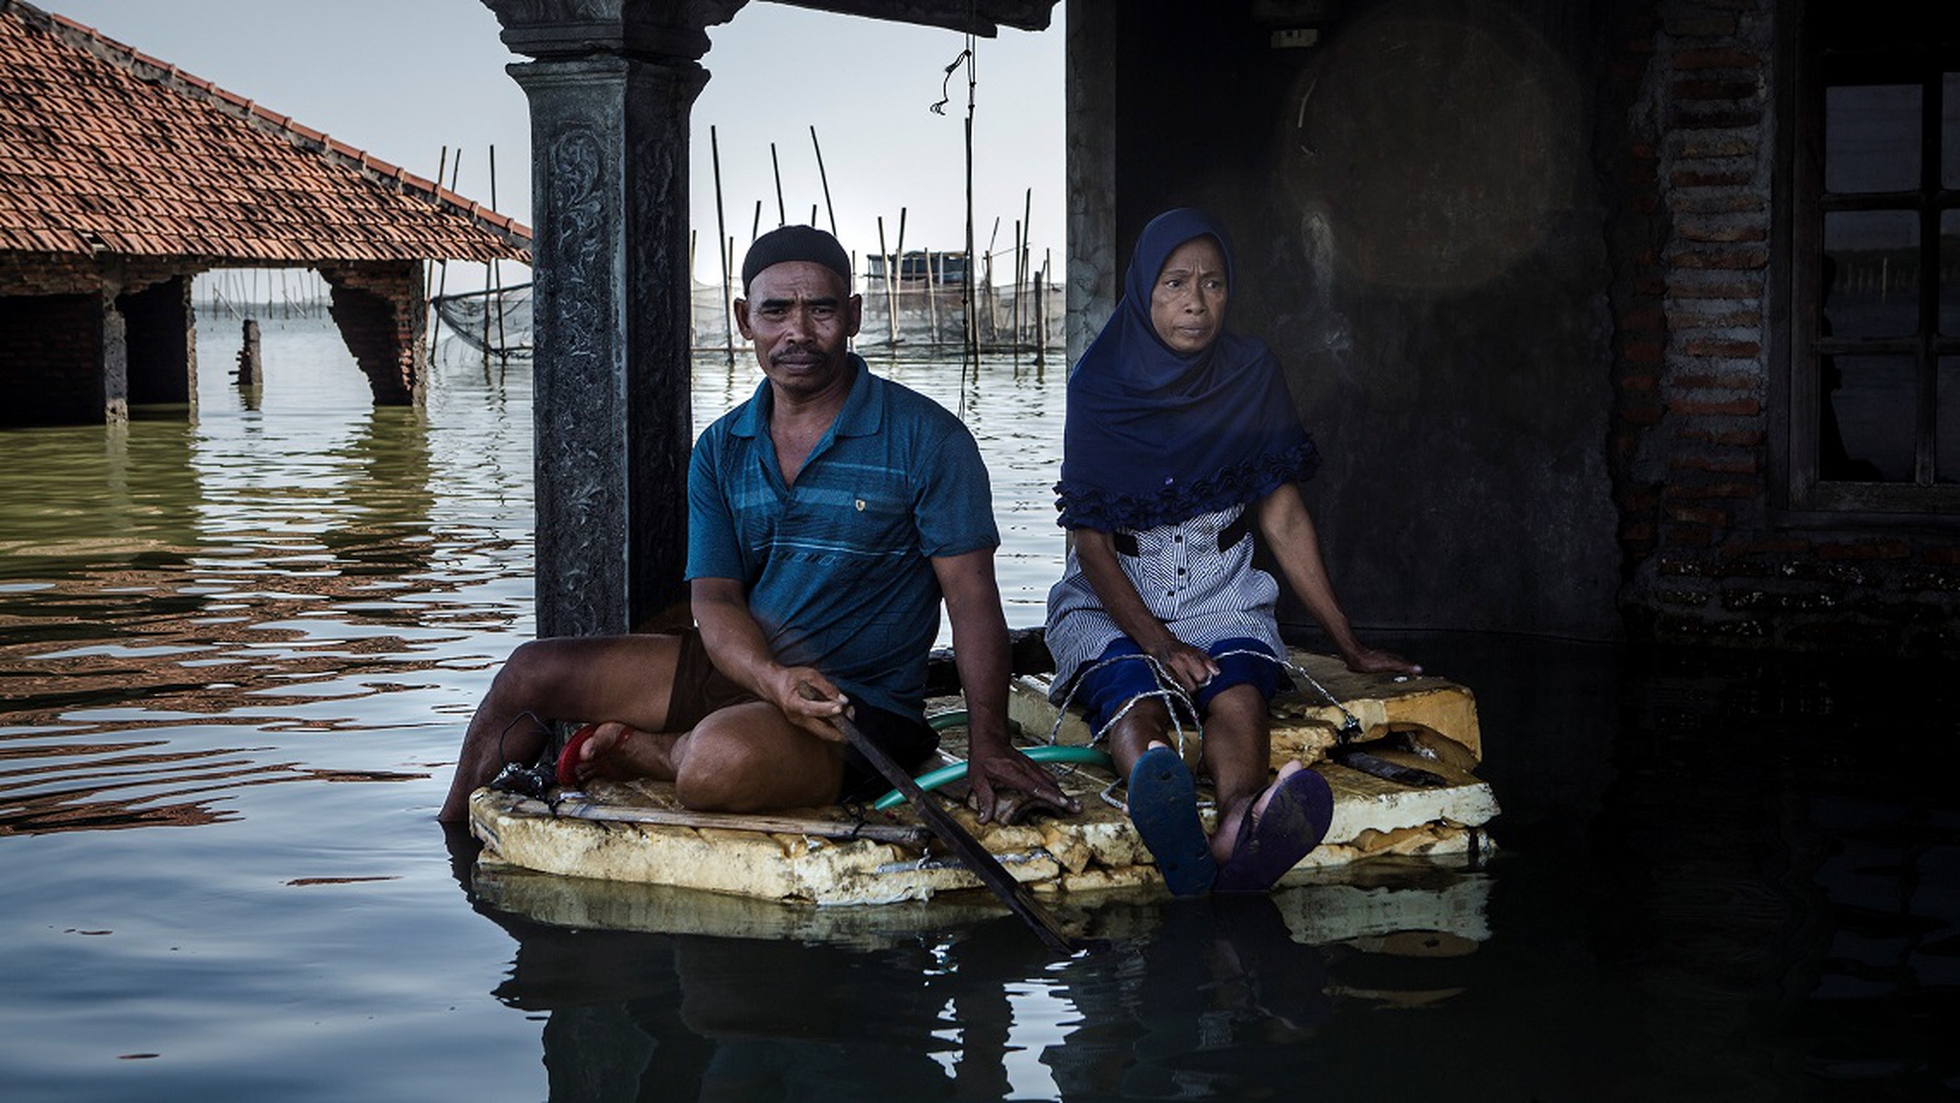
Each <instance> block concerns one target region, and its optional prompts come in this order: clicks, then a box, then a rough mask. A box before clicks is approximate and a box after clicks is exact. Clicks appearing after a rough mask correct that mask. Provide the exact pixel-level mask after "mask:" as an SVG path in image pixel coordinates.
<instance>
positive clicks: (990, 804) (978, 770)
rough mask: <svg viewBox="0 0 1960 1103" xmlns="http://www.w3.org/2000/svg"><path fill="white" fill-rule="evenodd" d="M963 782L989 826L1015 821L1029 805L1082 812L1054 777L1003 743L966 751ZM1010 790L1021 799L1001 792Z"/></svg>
mask: <svg viewBox="0 0 1960 1103" xmlns="http://www.w3.org/2000/svg"><path fill="white" fill-rule="evenodd" d="M966 780H967V783H968V784H969V785H971V786H972V787H973V798H974V800H975V801H976V802H977V803H978V804H979V806H980V811H979V818H980V822H981V823H992V822H993V821H994V820H995V819H1000V820H1001V822H1003V823H1008V822H1012V821H1013V820H1014V819H1016V818H1018V813H1019V811H1020V810H1021V809H1023V808H1025V807H1027V805H1028V804H1030V803H1039V804H1045V805H1047V806H1048V807H1049V808H1050V809H1052V810H1054V811H1056V812H1062V813H1068V814H1071V815H1072V814H1074V813H1076V812H1080V811H1082V805H1081V803H1080V802H1078V801H1077V800H1075V798H1073V797H1071V796H1069V795H1068V794H1067V793H1064V792H1062V787H1061V786H1060V785H1057V784H1055V778H1054V775H1052V774H1050V773H1049V772H1048V771H1047V770H1044V769H1042V768H1041V766H1040V764H1039V763H1036V762H1035V761H1034V760H1032V759H1030V758H1029V757H1028V756H1027V755H1024V754H1022V753H1021V752H1020V751H1017V750H1015V749H1014V748H1013V747H1010V746H1006V745H1005V744H1002V745H999V746H993V745H989V744H984V743H976V744H975V745H973V746H971V747H970V748H969V749H968V756H967V763H966ZM1010 789H1011V790H1014V791H1016V792H1019V793H1020V794H1021V795H1022V796H1023V798H1024V799H1023V800H1019V801H1017V800H1014V799H1012V798H1011V797H1008V796H1006V795H1005V794H1004V793H1003V792H1002V790H1010Z"/></svg>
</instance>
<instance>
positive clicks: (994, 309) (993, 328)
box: [980, 215, 1000, 344]
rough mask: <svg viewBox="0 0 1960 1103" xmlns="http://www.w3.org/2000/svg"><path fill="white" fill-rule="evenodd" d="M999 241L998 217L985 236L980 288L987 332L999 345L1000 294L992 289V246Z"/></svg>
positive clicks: (995, 217) (997, 216) (996, 216)
mask: <svg viewBox="0 0 1960 1103" xmlns="http://www.w3.org/2000/svg"><path fill="white" fill-rule="evenodd" d="M999 241H1000V216H999V215H995V216H994V232H993V233H991V234H989V235H988V236H987V268H986V271H984V272H982V273H980V276H981V280H980V286H981V287H983V288H985V289H986V294H987V332H988V333H989V334H990V335H991V340H992V341H993V343H995V344H999V343H1000V294H999V292H997V291H996V290H995V289H994V246H995V245H996V244H997V243H998V242H999Z"/></svg>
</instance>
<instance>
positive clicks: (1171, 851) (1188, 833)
mask: <svg viewBox="0 0 1960 1103" xmlns="http://www.w3.org/2000/svg"><path fill="white" fill-rule="evenodd" d="M1127 804H1128V806H1129V810H1130V822H1131V823H1133V824H1135V825H1136V829H1137V834H1138V835H1140V836H1142V838H1143V845H1144V846H1145V847H1147V848H1149V850H1150V856H1151V857H1152V858H1155V859H1156V860H1157V872H1159V873H1161V874H1163V877H1164V884H1165V885H1166V886H1167V887H1168V888H1169V889H1170V890H1171V895H1173V896H1197V895H1199V894H1201V893H1203V892H1204V891H1205V890H1206V889H1209V888H1211V882H1212V878H1214V877H1216V876H1217V875H1218V863H1216V862H1214V861H1213V860H1212V857H1211V840H1209V839H1207V838H1205V828H1204V824H1202V823H1200V822H1198V794H1197V787H1196V785H1195V783H1193V782H1192V780H1191V771H1190V770H1188V769H1186V768H1185V766H1184V760H1183V759H1182V758H1180V757H1178V753H1177V752H1176V751H1174V750H1172V749H1171V748H1169V747H1152V748H1150V749H1149V750H1147V751H1145V752H1143V754H1142V755H1140V756H1138V758H1137V763H1136V765H1135V766H1134V767H1132V768H1131V769H1130V788H1129V794H1128V798H1127Z"/></svg>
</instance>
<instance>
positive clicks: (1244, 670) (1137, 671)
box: [1074, 636, 1279, 739]
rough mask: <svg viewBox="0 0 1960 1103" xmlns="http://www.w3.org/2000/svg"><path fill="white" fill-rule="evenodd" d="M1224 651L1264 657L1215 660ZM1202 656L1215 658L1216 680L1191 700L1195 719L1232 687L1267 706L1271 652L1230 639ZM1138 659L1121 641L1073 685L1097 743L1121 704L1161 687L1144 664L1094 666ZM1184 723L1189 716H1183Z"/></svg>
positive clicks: (1275, 672)
mask: <svg viewBox="0 0 1960 1103" xmlns="http://www.w3.org/2000/svg"><path fill="white" fill-rule="evenodd" d="M1227 651H1256V652H1258V653H1259V654H1260V655H1264V656H1266V658H1263V659H1262V658H1259V657H1257V656H1255V655H1231V656H1228V657H1226V658H1223V659H1218V656H1220V655H1223V654H1224V653H1225V652H1227ZM1206 653H1207V654H1209V655H1211V657H1212V658H1214V659H1218V675H1217V677H1215V678H1213V679H1212V680H1211V681H1209V682H1206V683H1205V684H1204V685H1203V686H1201V687H1199V689H1198V692H1197V695H1196V696H1195V697H1193V698H1192V700H1193V702H1194V703H1195V704H1196V705H1197V706H1198V716H1197V718H1196V719H1203V717H1204V714H1205V712H1206V711H1207V709H1208V708H1209V707H1210V705H1211V700H1212V698H1214V697H1216V696H1218V695H1219V694H1220V693H1223V692H1224V691H1226V690H1228V689H1231V688H1232V687H1233V686H1238V685H1249V686H1252V687H1253V688H1255V689H1257V690H1258V691H1259V697H1260V699H1261V700H1264V701H1271V700H1272V699H1273V694H1274V693H1275V692H1276V691H1277V690H1278V689H1279V664H1278V663H1277V662H1274V661H1273V660H1274V659H1276V658H1278V656H1277V655H1274V654H1273V649H1272V648H1270V647H1268V646H1266V645H1265V644H1264V643H1262V642H1261V641H1259V640H1255V639H1251V638H1249V637H1245V636H1234V637H1232V638H1231V639H1224V640H1219V641H1218V642H1217V643H1215V644H1212V645H1211V646H1210V647H1209V648H1207V649H1206ZM1141 654H1143V648H1141V647H1138V646H1137V644H1136V641H1135V640H1132V639H1131V638H1130V637H1128V636H1123V637H1121V638H1119V639H1116V640H1114V641H1112V642H1111V643H1110V645H1109V646H1108V647H1105V648H1103V653H1102V655H1101V656H1100V657H1098V658H1097V660H1096V663H1095V664H1091V668H1090V670H1089V672H1088V673H1086V674H1084V675H1082V677H1081V678H1079V679H1078V680H1077V682H1076V686H1075V697H1074V702H1075V704H1077V705H1080V706H1081V707H1082V710H1083V711H1084V712H1085V713H1087V714H1088V720H1089V730H1090V731H1091V732H1094V733H1095V736H1096V738H1097V739H1101V738H1102V736H1103V729H1104V728H1106V727H1108V726H1109V723H1110V721H1111V720H1113V719H1114V718H1115V716H1116V714H1117V713H1118V712H1120V711H1121V710H1122V708H1123V706H1124V705H1127V704H1129V703H1130V700H1131V699H1132V698H1134V697H1137V696H1140V695H1142V694H1145V693H1154V692H1156V691H1157V690H1158V689H1159V688H1160V687H1159V686H1158V684H1157V675H1156V672H1155V669H1154V668H1153V666H1152V664H1151V663H1150V662H1149V661H1148V660H1145V659H1132V660H1128V661H1124V662H1113V663H1110V664H1109V665H1108V666H1100V665H1096V664H1100V663H1102V662H1104V661H1106V660H1109V659H1113V658H1116V657H1117V656H1119V655H1141ZM1174 700H1175V698H1172V699H1171V700H1167V701H1166V702H1165V705H1166V707H1172V705H1171V701H1174ZM1180 704H1181V703H1180ZM1186 719H1191V717H1189V716H1188V715H1187V717H1186Z"/></svg>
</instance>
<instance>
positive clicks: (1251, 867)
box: [1212, 770, 1334, 892]
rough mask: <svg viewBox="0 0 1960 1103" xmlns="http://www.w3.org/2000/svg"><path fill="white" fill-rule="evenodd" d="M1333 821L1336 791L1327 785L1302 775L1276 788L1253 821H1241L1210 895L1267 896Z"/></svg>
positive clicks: (1315, 776)
mask: <svg viewBox="0 0 1960 1103" xmlns="http://www.w3.org/2000/svg"><path fill="white" fill-rule="evenodd" d="M1333 818H1334V791H1333V790H1331V789H1329V788H1328V787H1327V779H1326V778H1324V777H1321V776H1320V775H1319V774H1317V773H1315V772H1314V771H1312V770H1300V771H1298V772H1296V773H1294V774H1291V775H1289V776H1288V777H1287V779H1286V780H1285V781H1283V782H1281V783H1280V784H1279V788H1278V789H1277V790H1275V791H1274V792H1273V796H1272V799H1271V800H1269V801H1267V802H1266V810H1265V811H1264V812H1262V813H1260V814H1259V818H1258V819H1257V820H1256V821H1255V820H1254V819H1253V817H1252V816H1251V814H1250V813H1248V814H1247V815H1246V817H1245V818H1244V819H1242V820H1240V821H1239V837H1238V840H1237V841H1236V842H1234V843H1233V844H1232V857H1231V858H1230V859H1229V860H1227V861H1226V863H1225V865H1224V866H1223V867H1221V868H1220V869H1219V871H1218V879H1217V880H1216V881H1214V882H1213V883H1212V891H1214V892H1265V891H1266V890H1268V889H1270V888H1272V887H1273V884H1274V883H1275V882H1277V881H1278V880H1279V879H1280V878H1281V877H1284V876H1285V875H1286V872H1287V871H1288V870H1290V869H1292V868H1293V867H1294V866H1296V865H1299V864H1300V859H1302V858H1304V857H1306V856H1307V854H1308V853H1309V852H1310V851H1312V850H1313V848H1314V847H1316V846H1319V845H1320V840H1321V839H1322V838H1323V837H1324V836H1325V835H1326V834H1327V825H1328V823H1329V822H1331V821H1332V820H1333Z"/></svg>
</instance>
